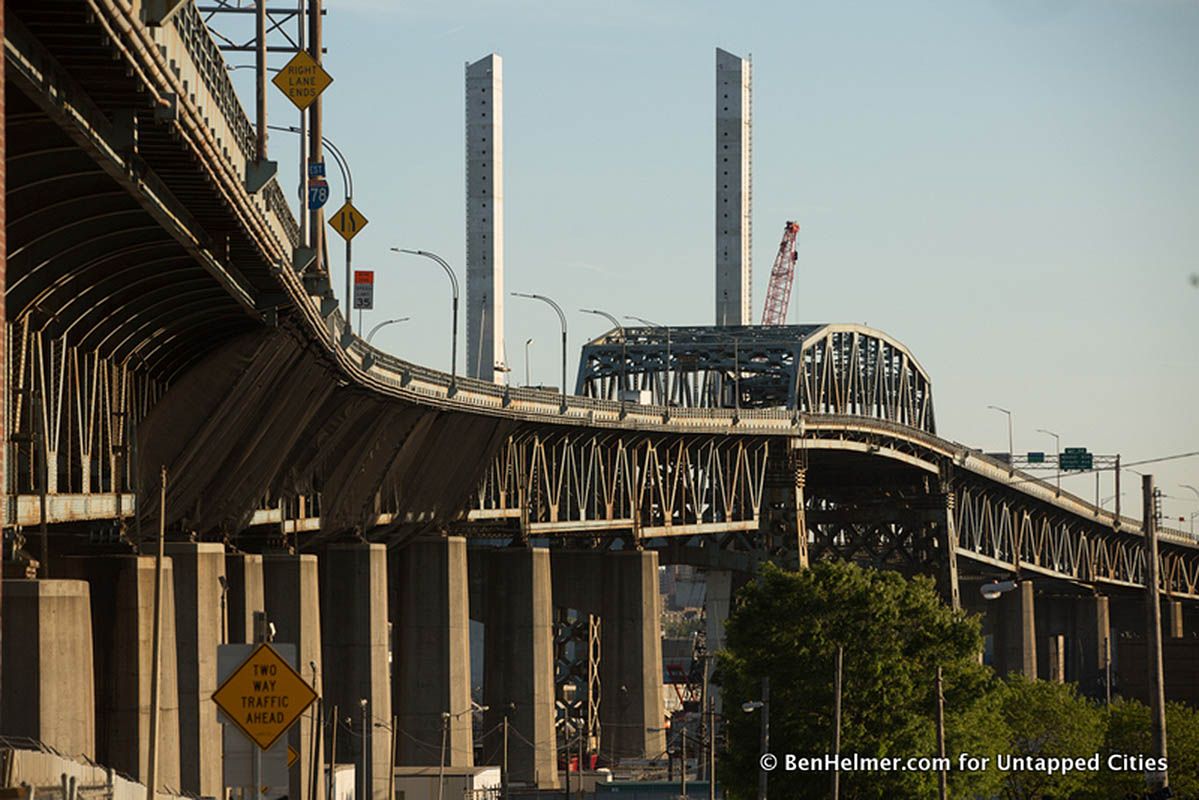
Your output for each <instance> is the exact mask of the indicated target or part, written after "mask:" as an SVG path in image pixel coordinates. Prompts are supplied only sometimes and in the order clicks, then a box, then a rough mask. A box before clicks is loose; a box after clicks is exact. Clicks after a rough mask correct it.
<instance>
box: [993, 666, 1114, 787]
mask: <svg viewBox="0 0 1199 800" xmlns="http://www.w3.org/2000/svg"><path fill="white" fill-rule="evenodd" d="M999 697H1000V705H1001V707H1002V710H1003V718H1004V722H1005V723H1006V724H1007V728H1008V730H1009V731H1010V735H1011V740H1010V750H1009V751H1008V752H1010V753H1011V755H1012V756H1015V757H1024V756H1033V757H1045V758H1049V757H1058V758H1090V757H1092V756H1094V755H1095V754H1096V753H1098V752H1100V747H1101V746H1102V744H1103V734H1104V724H1103V723H1104V717H1103V713H1102V710H1101V709H1100V708H1099V707H1098V706H1096V705H1095V704H1094V703H1092V702H1091V701H1089V700H1087V699H1086V698H1084V697H1081V696H1079V694H1078V689H1077V687H1075V685H1074V684H1072V683H1064V684H1063V683H1053V682H1051V681H1030V680H1028V679H1027V678H1025V677H1024V676H1023V675H1019V674H1012V675H1009V676H1008V678H1007V680H1006V681H1005V682H1004V685H1003V688H1002V689H1001V690H1000V692H999ZM1093 780H1094V774H1093V773H1090V772H1087V771H1083V770H1079V771H1071V772H1067V773H1064V774H1059V773H1055V774H1052V775H1047V774H1045V773H1044V772H1042V771H1038V770H1027V771H1026V770H1019V771H1017V770H1013V771H1012V772H1010V773H1008V775H1007V778H1006V779H1005V781H1004V787H1003V793H1002V796H1003V797H1004V798H1008V799H1009V800H1034V799H1035V798H1047V797H1056V798H1073V797H1077V796H1079V795H1081V794H1082V793H1083V792H1084V791H1085V790H1087V788H1088V787H1089V786H1090V785H1091V784H1092V783H1093Z"/></svg>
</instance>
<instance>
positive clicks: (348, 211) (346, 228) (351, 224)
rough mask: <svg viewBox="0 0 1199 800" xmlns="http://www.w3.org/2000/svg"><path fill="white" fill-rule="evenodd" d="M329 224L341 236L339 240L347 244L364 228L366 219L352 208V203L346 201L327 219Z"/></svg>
mask: <svg viewBox="0 0 1199 800" xmlns="http://www.w3.org/2000/svg"><path fill="white" fill-rule="evenodd" d="M329 224H330V225H331V226H333V230H335V231H337V232H338V233H339V234H341V238H343V239H345V240H346V241H347V242H348V241H350V240H351V239H353V238H354V237H355V236H357V235H358V233H359V232H360V231H361V230H362V229H363V228H365V227H366V225H367V219H366V217H364V216H362V212H361V211H359V210H358V209H356V208H354V204H353V203H351V202H350V201H348V200H347V201H346V203H345V205H343V206H342V207H341V208H339V209H337V210H336V211H334V212H333V216H331V217H329Z"/></svg>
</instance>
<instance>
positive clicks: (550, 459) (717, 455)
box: [469, 431, 769, 540]
mask: <svg viewBox="0 0 1199 800" xmlns="http://www.w3.org/2000/svg"><path fill="white" fill-rule="evenodd" d="M768 456H769V444H768V442H767V441H765V440H756V441H754V440H746V439H743V438H739V437H686V436H663V437H656V436H646V435H640V436H639V435H633V436H628V437H625V436H620V435H614V434H605V433H580V434H574V433H557V432H552V431H532V432H527V433H524V434H521V435H517V436H513V437H510V438H509V439H508V441H507V444H506V445H504V446H503V447H501V448H500V450H499V452H498V453H497V454H496V456H495V458H494V459H493V460H492V463H491V465H490V467H489V469H488V471H487V473H486V474H485V476H484V479H483V481H482V483H481V484H480V486H479V489H478V491H477V492H476V493H475V497H474V503H473V508H472V509H471V511H470V514H469V516H470V518H471V519H474V520H496V519H514V520H517V521H519V524H520V529H521V531H522V532H523V533H524V534H525V535H526V536H536V535H539V534H541V533H543V532H574V533H580V534H583V533H587V534H598V533H600V532H602V531H610V532H618V531H625V532H631V533H632V536H633V538H634V539H635V540H636V539H641V538H651V537H655V536H689V535H694V534H697V533H716V532H722V531H732V530H754V529H756V528H757V527H758V524H759V523H758V513H759V511H760V509H761V505H762V490H763V484H764V480H765V475H766V464H767V460H768Z"/></svg>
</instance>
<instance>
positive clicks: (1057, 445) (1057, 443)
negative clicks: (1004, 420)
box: [1008, 417, 1062, 495]
mask: <svg viewBox="0 0 1199 800" xmlns="http://www.w3.org/2000/svg"><path fill="white" fill-rule="evenodd" d="M1009 419H1010V417H1009ZM1037 433H1045V434H1048V435H1050V436H1052V437H1053V446H1054V449H1055V450H1056V451H1057V494H1059V495H1060V494H1061V493H1062V437H1060V436H1058V435H1057V434H1056V433H1054V432H1053V431H1047V430H1045V429H1044V428H1037ZM1008 446H1009V447H1010V446H1011V445H1008Z"/></svg>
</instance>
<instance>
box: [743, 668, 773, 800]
mask: <svg viewBox="0 0 1199 800" xmlns="http://www.w3.org/2000/svg"><path fill="white" fill-rule="evenodd" d="M759 708H760V709H762V741H761V744H760V747H761V751H762V752H761V753H760V754H759V756H764V755H766V754H767V753H769V752H770V678H769V677H766V678H762V699H761V700H750V701H749V702H747V703H742V704H741V710H742V711H744V712H745V713H746V714H748V713H749V712H751V711H754V710H756V709H759ZM769 774H770V772H769V771H768V770H764V769H759V770H758V800H766V788H767V776H768V775H769Z"/></svg>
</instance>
